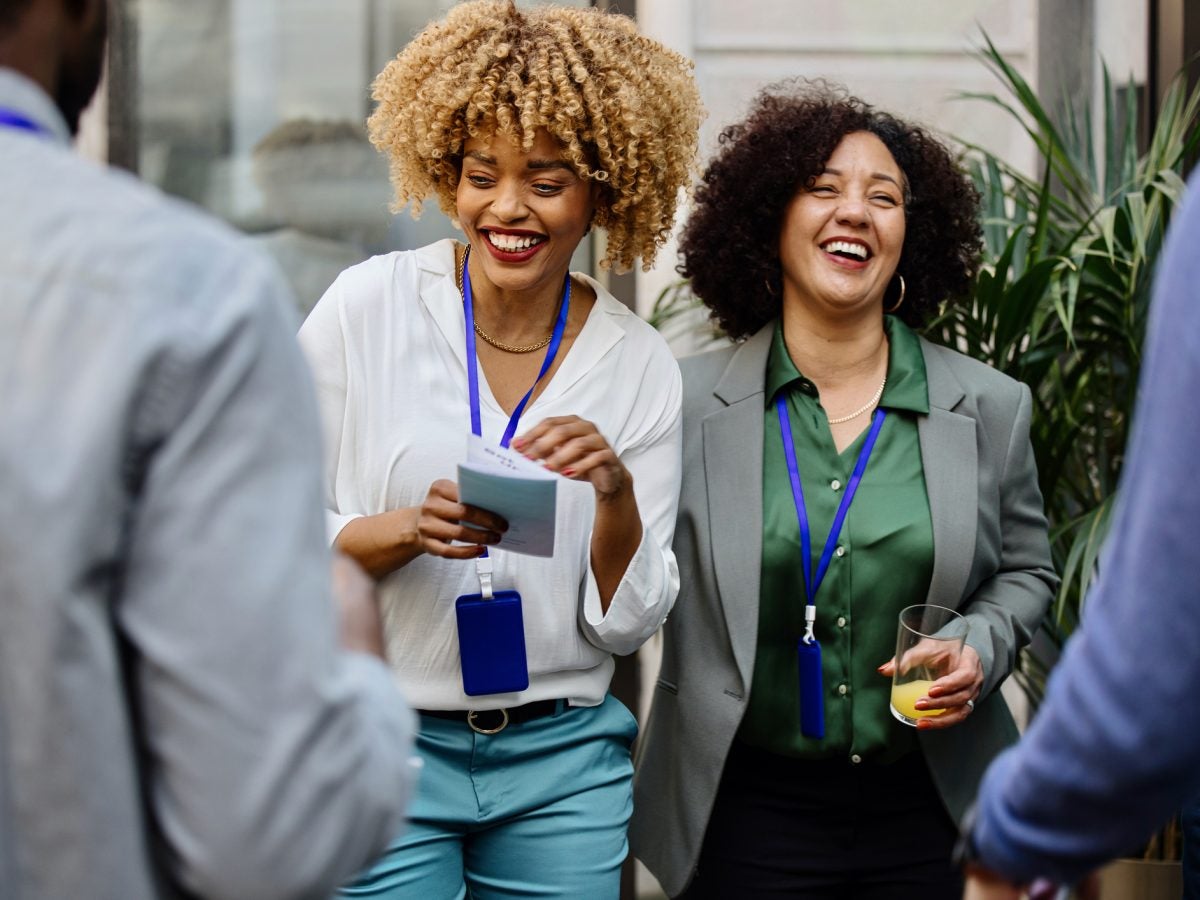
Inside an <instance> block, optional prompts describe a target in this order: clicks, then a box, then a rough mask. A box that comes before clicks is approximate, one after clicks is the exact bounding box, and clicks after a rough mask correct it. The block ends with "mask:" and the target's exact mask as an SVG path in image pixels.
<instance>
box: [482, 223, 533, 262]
mask: <svg viewBox="0 0 1200 900" xmlns="http://www.w3.org/2000/svg"><path fill="white" fill-rule="evenodd" d="M480 233H481V234H482V235H483V238H484V246H486V247H487V249H488V250H489V251H490V252H491V254H492V256H494V257H496V259H499V260H503V261H505V262H524V261H525V260H527V259H529V258H531V257H532V256H534V255H535V254H536V253H537V252H538V251H539V250H540V249H541V248H542V247H543V246H545V244H546V241H547V238H546V236H545V235H543V234H536V233H534V232H529V231H495V230H493V229H491V228H482V229H480Z"/></svg>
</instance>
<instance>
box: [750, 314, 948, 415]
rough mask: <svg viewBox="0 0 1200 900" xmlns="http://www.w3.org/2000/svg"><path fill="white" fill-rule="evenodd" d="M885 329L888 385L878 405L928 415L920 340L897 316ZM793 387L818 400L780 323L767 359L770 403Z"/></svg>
mask: <svg viewBox="0 0 1200 900" xmlns="http://www.w3.org/2000/svg"><path fill="white" fill-rule="evenodd" d="M883 327H884V331H886V332H887V336H888V343H889V344H890V345H891V346H890V353H889V354H888V372H887V385H886V387H884V389H883V397H882V398H880V401H879V405H880V406H883V407H886V408H888V409H904V410H908V411H910V412H914V413H921V414H923V415H928V413H929V382H928V380H927V379H926V377H925V356H924V354H923V353H922V352H921V341H920V339H919V338H918V337H917V336H916V334H914V333H913V331H912V329H910V328H909V327H908V326H907V325H905V324H904V323H903V322H901V321H900V320H899V319H897V318H896V317H895V316H884V317H883ZM791 387H795V388H796V389H797V390H799V391H801V392H802V393H805V394H808V395H810V396H813V397H815V396H817V388H816V385H814V384H813V383H812V382H811V381H809V380H808V379H807V378H805V377H804V375H803V374H801V372H800V370H799V369H797V368H796V364H795V363H794V362H792V357H791V356H790V355H789V354H788V352H787V346H786V345H785V344H784V342H783V322H782V321H779V322H777V323H776V324H775V336H774V338H773V340H772V341H771V350H770V353H769V354H768V355H767V378H766V388H767V393H766V397H767V403H773V402H774V400H775V395H776V394H777V393H778V392H779V391H780V390H782V389H784V388H791Z"/></svg>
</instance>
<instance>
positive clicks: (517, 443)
mask: <svg viewBox="0 0 1200 900" xmlns="http://www.w3.org/2000/svg"><path fill="white" fill-rule="evenodd" d="M512 445H513V446H514V447H516V448H517V449H518V450H520V449H521V448H522V447H524V446H525V441H524V440H522V439H521V438H513V441H512Z"/></svg>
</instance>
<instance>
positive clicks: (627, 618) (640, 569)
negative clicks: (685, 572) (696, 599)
mask: <svg viewBox="0 0 1200 900" xmlns="http://www.w3.org/2000/svg"><path fill="white" fill-rule="evenodd" d="M589 544H590V538H589ZM678 583H679V573H678V569H677V567H676V565H675V557H674V554H672V553H671V552H670V551H669V550H667V551H664V550H662V549H661V548H660V547H659V546H658V545H657V544H656V543H655V541H654V538H653V535H652V534H651V533H650V529H649V528H645V527H643V529H642V541H641V543H640V544H639V545H638V548H637V551H636V552H635V553H634V554H633V559H631V560H630V561H629V565H628V566H627V567H626V569H625V575H624V576H623V577H622V578H621V583H620V584H619V585H618V586H617V591H616V593H615V594H614V595H613V598H612V603H610V604H609V606H608V612H607V613H605V612H603V611H602V610H601V607H600V591H599V589H598V588H597V586H596V579H595V577H594V575H593V574H592V570H591V566H590V565H589V566H588V576H587V584H586V586H585V588H584V598H583V609H582V614H581V617H582V620H583V621H582V622H581V625H582V627H583V632H584V634H585V635H586V636H587V638H588V640H589V641H590V642H591V643H592V644H594V645H595V646H597V647H599V648H600V649H602V650H606V651H608V652H609V653H615V654H617V655H618V656H625V655H628V654H630V653H633V652H634V651H636V650H637V649H638V648H639V647H640V646H641V645H642V644H644V643H645V642H646V640H648V639H649V637H650V636H651V635H652V634H654V632H656V631H657V630H658V629H659V628H660V627H661V626H662V623H663V622H664V621H665V620H666V618H667V613H668V612H670V610H671V602H672V600H673V598H674V597H675V593H676V590H677V588H678Z"/></svg>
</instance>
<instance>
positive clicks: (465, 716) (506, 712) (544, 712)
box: [417, 700, 571, 734]
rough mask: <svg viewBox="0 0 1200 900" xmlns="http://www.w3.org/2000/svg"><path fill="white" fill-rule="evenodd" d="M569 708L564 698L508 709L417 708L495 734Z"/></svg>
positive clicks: (438, 717) (426, 714)
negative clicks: (509, 727)
mask: <svg viewBox="0 0 1200 900" xmlns="http://www.w3.org/2000/svg"><path fill="white" fill-rule="evenodd" d="M570 708H571V704H570V703H568V702H567V701H566V700H534V701H533V702H532V703H525V704H523V705H521V706H510V707H509V708H508V709H418V710H417V712H418V713H420V714H421V715H423V716H432V717H433V718H435V719H450V720H451V721H454V722H466V723H467V724H468V725H469V726H471V730H472V731H475V732H478V733H479V734H496V733H497V732H500V731H503V730H504V729H505V728H507V727H508V726H509V725H523V724H525V723H526V722H532V721H533V720H534V719H543V718H545V717H546V716H553V715H557V714H558V713H560V712H563V711H565V710H568V709H570Z"/></svg>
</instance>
